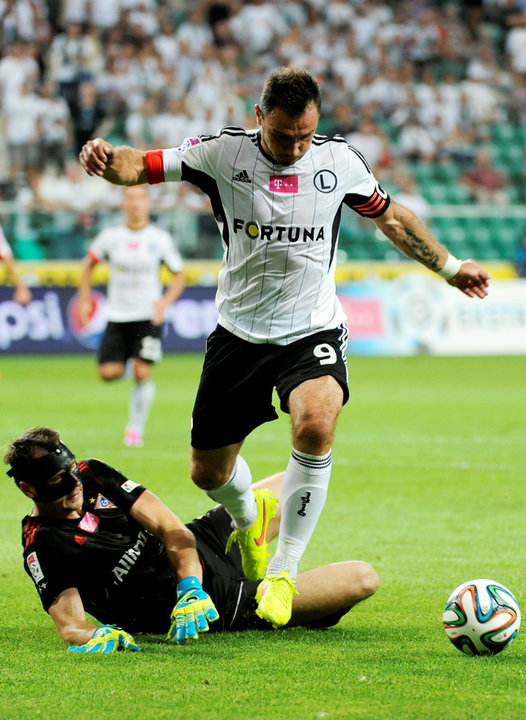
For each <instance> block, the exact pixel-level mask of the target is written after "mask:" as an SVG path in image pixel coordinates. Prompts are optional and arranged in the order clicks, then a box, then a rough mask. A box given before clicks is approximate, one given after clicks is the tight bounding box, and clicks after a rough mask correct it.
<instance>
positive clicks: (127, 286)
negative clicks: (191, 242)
mask: <svg viewBox="0 0 526 720" xmlns="http://www.w3.org/2000/svg"><path fill="white" fill-rule="evenodd" d="M88 253H89V255H90V257H91V258H92V260H94V261H95V262H98V261H99V260H107V261H108V263H109V266H110V279H109V282H108V302H107V316H108V320H111V321H112V322H131V321H134V320H150V319H151V318H152V316H153V306H154V303H155V301H156V300H158V299H159V298H160V297H161V294H162V291H163V289H162V283H161V278H160V268H161V263H164V264H165V265H166V266H167V267H168V269H169V270H171V271H172V272H174V273H175V272H179V271H181V270H182V269H183V261H182V259H181V256H180V254H179V251H178V250H177V248H176V247H175V245H174V241H173V239H172V237H171V236H170V234H169V233H167V232H166V231H165V230H162V229H161V228H159V227H156V226H155V225H152V224H150V225H147V226H146V227H144V228H142V229H141V230H132V229H131V228H129V227H127V226H126V225H119V226H116V227H107V228H105V229H104V230H102V232H100V233H99V234H98V235H97V237H96V238H95V239H94V240H93V242H92V243H91V245H90V247H89V250H88Z"/></svg>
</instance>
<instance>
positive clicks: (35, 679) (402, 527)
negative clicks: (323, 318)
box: [0, 355, 526, 720]
mask: <svg viewBox="0 0 526 720" xmlns="http://www.w3.org/2000/svg"><path fill="white" fill-rule="evenodd" d="M200 365H201V358H200V357H199V356H196V355H188V356H185V355H183V356H175V355H171V356H167V357H165V358H164V360H163V362H162V363H161V365H160V366H159V367H158V368H157V370H156V380H157V396H156V400H155V404H154V407H153V410H152V415H151V418H150V422H149V424H148V428H147V433H146V442H145V446H144V448H141V449H127V448H124V447H123V445H122V432H123V428H124V424H125V422H126V414H127V403H128V393H129V387H130V386H129V382H130V381H128V380H122V381H119V382H118V383H115V384H113V385H105V384H103V383H102V382H101V381H99V380H98V379H97V378H96V375H95V365H94V360H93V358H92V357H85V356H84V357H70V358H65V357H45V356H34V357H3V358H1V359H0V371H1V373H2V378H1V380H0V408H1V414H0V442H2V444H3V443H5V442H8V441H9V440H10V439H12V438H13V437H16V436H17V435H18V434H20V433H21V432H22V431H24V430H26V429H27V428H29V427H31V426H33V425H38V424H46V425H50V426H52V427H55V428H57V429H58V430H60V432H61V433H62V435H63V438H64V440H65V442H66V443H67V444H68V445H70V447H71V448H72V449H73V450H74V451H76V453H77V456H78V457H86V456H90V455H95V456H99V457H101V458H103V459H105V460H107V461H108V462H110V463H112V464H114V465H116V466H117V467H119V468H120V469H121V470H122V471H123V472H124V473H125V474H127V475H128V476H129V477H130V478H131V479H135V480H140V481H142V482H144V483H145V484H146V485H147V486H148V487H149V488H150V489H151V490H152V491H153V492H155V493H157V494H158V495H159V496H160V497H161V498H162V499H163V500H165V501H166V502H167V503H168V504H169V505H170V506H171V507H172V508H173V510H174V511H175V512H176V513H177V514H178V515H179V516H180V517H182V518H183V519H185V520H189V519H190V518H191V517H193V516H194V515H196V514H199V513H201V512H203V511H205V510H206V509H207V508H208V507H209V506H210V503H209V501H208V500H207V498H206V496H205V495H204V493H202V492H201V491H199V490H198V489H197V488H195V487H194V486H193V485H192V483H191V482H190V480H189V478H188V469H189V453H188V437H189V417H190V410H191V405H192V401H193V397H194V393H195V389H196V386H197V381H198V376H199V372H200ZM349 367H350V379H351V401H350V403H349V404H348V405H347V406H346V408H344V410H343V412H342V415H341V417H340V421H339V426H338V433H337V440H336V443H335V446H334V452H333V457H334V470H333V478H332V481H331V487H330V491H329V496H328V500H327V503H326V506H325V509H324V512H323V514H322V517H321V519H320V522H319V524H318V527H317V529H316V532H315V535H314V537H313V539H312V541H311V544H310V546H309V547H308V549H307V552H306V555H305V557H304V560H303V563H302V567H303V568H305V569H306V568H307V567H312V566H314V565H319V564H323V563H325V562H330V561H335V560H343V559H351V558H355V559H363V560H368V561H369V562H371V563H372V564H373V565H374V566H375V568H376V569H377V571H378V572H379V574H380V577H381V580H382V586H381V588H380V590H379V591H378V593H377V594H376V595H375V596H374V597H372V598H370V599H369V600H367V601H366V602H365V603H363V604H362V605H360V606H358V607H357V608H355V610H353V611H352V612H351V613H350V614H349V615H347V616H346V617H345V618H344V620H343V621H342V622H341V623H340V624H339V625H338V626H336V627H335V628H332V629H329V630H326V631H318V632H316V631H307V630H301V629H295V630H286V631H280V632H269V633H259V634H258V633H256V632H247V633H239V634H231V635H222V636H219V635H215V636H205V637H202V638H201V639H199V641H197V642H195V643H192V644H191V645H189V646H187V647H182V648H178V647H168V646H166V645H164V644H163V643H162V642H161V641H160V639H159V638H155V637H151V636H146V637H141V638H140V641H141V645H142V646H143V650H144V651H143V652H142V653H140V654H124V653H122V654H121V653H119V654H116V655H108V656H103V655H97V656H82V655H80V656H78V655H73V654H68V653H67V652H66V650H65V646H64V644H63V643H62V641H61V640H60V638H59V637H58V635H57V633H56V632H55V630H54V628H53V625H52V622H51V620H50V618H49V617H48V616H47V615H46V614H45V613H44V612H43V611H42V609H41V607H40V604H39V600H38V597H37V594H36V592H35V590H34V589H33V587H32V583H31V582H30V580H29V578H27V577H26V575H25V573H24V572H23V569H22V564H21V545H20V519H21V517H22V515H23V514H25V512H27V511H28V510H29V503H28V501H27V500H26V499H25V498H24V497H23V496H22V495H21V493H19V492H18V491H16V489H15V488H14V486H13V483H12V481H11V480H10V479H9V478H7V477H5V476H4V481H3V482H2V483H1V484H0V494H1V495H0V497H1V508H2V523H1V524H0V533H1V562H0V573H1V593H0V620H1V622H0V666H1V668H2V671H1V681H0V718H1V719H2V720H15V719H18V718H20V719H22V718H24V720H26V719H27V718H33V719H34V718H36V717H49V718H64V719H65V720H70V719H71V720H73V719H76V720H99V719H100V718H105V719H106V718H108V719H110V720H113V719H114V718H115V720H150V719H152V720H153V719H155V720H164V719H166V720H173V719H174V718H194V719H195V718H203V720H205V719H206V720H270V719H276V720H281V719H283V720H285V719H286V720H318V719H326V720H333V719H334V720H335V719H337V718H368V719H374V720H383V719H386V720H392V719H393V720H394V719H396V720H398V719H400V720H411V719H414V720H424V719H425V720H429V719H435V718H436V719H437V720H457V719H458V720H461V719H462V720H467V719H470V718H480V717H501V718H506V720H515V718H516V719H517V720H518V719H519V718H521V719H522V718H524V717H526V692H525V687H526V627H525V628H523V630H522V631H521V632H519V635H518V637H517V639H516V640H515V642H514V643H513V644H512V645H511V646H510V647H509V648H508V649H506V650H505V651H504V652H503V653H502V654H500V655H498V656H495V657H483V658H469V657H467V656H464V655H462V653H460V652H459V651H457V650H456V649H455V648H454V647H453V645H451V644H450V642H449V641H448V640H447V638H446V636H445V634H444V632H443V630H442V626H441V616H442V609H443V605H444V603H445V601H446V599H447V597H448V594H449V593H450V591H451V590H452V589H453V588H454V587H456V586H457V585H458V584H460V583H461V582H463V581H465V580H469V579H473V578H476V577H490V578H492V579H495V580H498V581H500V582H502V583H504V584H505V585H507V586H508V587H509V588H510V589H511V590H512V591H513V592H514V593H515V595H516V596H517V598H518V600H519V602H520V603H521V604H522V605H523V609H524V610H525V611H526V576H525V552H524V548H525V541H524V536H525V502H524V498H525V489H524V476H525V467H526V443H525V437H526V386H525V359H524V358H523V357H506V358H501V357H484V358H475V357H474V358H431V357H425V356H419V357H414V358H395V359H392V358H351V359H350V362H349ZM289 437H290V432H289V425H288V419H287V417H286V416H281V417H280V419H279V420H278V421H276V422H274V423H269V424H267V425H265V426H263V427H261V428H259V429H258V430H257V431H256V432H255V433H254V434H253V435H252V436H251V437H250V438H249V440H248V441H247V443H246V445H245V448H244V453H243V454H244V456H245V457H246V459H247V460H248V462H249V464H250V465H251V467H252V470H253V474H254V477H255V478H256V479H259V478H261V477H263V476H264V475H266V474H270V473H272V472H275V471H276V470H278V469H281V468H283V467H284V466H285V464H286V462H287V459H288V453H289Z"/></svg>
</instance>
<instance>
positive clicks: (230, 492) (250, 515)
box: [206, 455, 258, 530]
mask: <svg viewBox="0 0 526 720" xmlns="http://www.w3.org/2000/svg"><path fill="white" fill-rule="evenodd" d="M251 486H252V473H251V472H250V468H249V467H248V465H247V463H246V461H245V460H243V458H242V457H241V455H238V456H237V460H236V464H235V465H234V469H233V470H232V475H231V476H230V479H229V480H228V481H227V482H226V483H225V484H224V485H221V487H218V488H214V489H213V490H206V494H207V495H208V497H210V498H212V500H215V501H216V502H218V503H220V504H221V505H222V506H223V507H224V508H225V510H226V511H227V512H228V514H229V515H231V516H232V520H233V524H234V527H236V528H237V529H238V530H246V529H247V528H249V527H250V526H251V525H252V523H253V522H255V521H256V518H257V514H258V513H257V505H256V498H255V497H254V493H253V492H252V489H251Z"/></svg>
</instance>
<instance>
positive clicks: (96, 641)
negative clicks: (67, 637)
mask: <svg viewBox="0 0 526 720" xmlns="http://www.w3.org/2000/svg"><path fill="white" fill-rule="evenodd" d="M140 649H141V648H140V647H139V646H138V645H136V644H135V640H134V639H133V637H132V636H131V635H130V634H129V633H127V632H125V631H124V630H121V628H118V627H115V625H101V626H100V627H98V628H97V629H96V630H95V632H94V633H93V635H92V636H91V640H88V642H87V643H86V644H85V645H70V647H69V648H68V650H69V652H82V653H111V652H116V651H122V650H132V651H133V652H137V651H139V650H140Z"/></svg>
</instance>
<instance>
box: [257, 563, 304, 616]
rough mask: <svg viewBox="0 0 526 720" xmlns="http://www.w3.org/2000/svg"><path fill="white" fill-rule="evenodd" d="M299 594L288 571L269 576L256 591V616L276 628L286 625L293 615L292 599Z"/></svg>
mask: <svg viewBox="0 0 526 720" xmlns="http://www.w3.org/2000/svg"><path fill="white" fill-rule="evenodd" d="M298 594H299V593H298V590H297V588H296V582H295V580H294V578H291V577H290V572H289V571H288V570H282V571H281V572H280V573H278V574H277V575H267V576H266V577H265V579H264V580H263V581H262V582H261V583H260V584H259V586H258V589H257V591H256V601H257V603H258V607H257V610H256V615H258V616H259V617H260V618H263V620H266V621H267V622H269V623H271V624H272V625H273V626H274V627H275V628H278V627H281V626H282V625H286V624H287V623H288V621H289V620H290V616H291V615H292V598H293V597H294V595H298Z"/></svg>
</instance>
